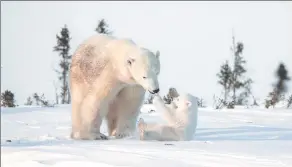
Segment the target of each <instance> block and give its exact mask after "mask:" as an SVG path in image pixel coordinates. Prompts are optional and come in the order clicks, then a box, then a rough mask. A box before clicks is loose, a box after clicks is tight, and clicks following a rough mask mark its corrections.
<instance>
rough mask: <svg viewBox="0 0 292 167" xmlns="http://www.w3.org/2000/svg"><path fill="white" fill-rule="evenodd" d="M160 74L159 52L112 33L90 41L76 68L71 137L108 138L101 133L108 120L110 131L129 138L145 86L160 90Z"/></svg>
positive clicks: (81, 50)
mask: <svg viewBox="0 0 292 167" xmlns="http://www.w3.org/2000/svg"><path fill="white" fill-rule="evenodd" d="M159 72H160V61H159V52H157V53H156V54H154V53H152V52H151V51H149V50H148V49H145V48H142V47H139V46H138V45H136V44H135V43H134V42H133V41H131V40H127V39H118V38H115V37H111V36H108V35H94V36H92V37H90V38H88V39H87V40H85V41H84V42H83V43H82V44H80V45H79V46H78V48H77V49H76V51H75V53H74V55H73V57H72V63H71V67H70V77H69V78H70V91H71V97H72V102H71V103H72V133H71V137H72V138H74V139H96V140H99V139H107V137H106V136H105V135H104V134H102V133H101V132H100V126H101V123H102V121H103V119H104V118H106V119H107V124H108V132H109V135H114V136H116V137H119V138H121V137H125V136H129V135H130V134H131V132H134V131H135V127H136V126H135V123H136V120H137V117H138V114H139V111H140V107H141V105H142V103H143V99H144V94H145V90H148V91H150V92H153V91H154V90H156V89H158V88H159V84H158V81H157V75H158V74H159ZM143 77H146V78H143Z"/></svg>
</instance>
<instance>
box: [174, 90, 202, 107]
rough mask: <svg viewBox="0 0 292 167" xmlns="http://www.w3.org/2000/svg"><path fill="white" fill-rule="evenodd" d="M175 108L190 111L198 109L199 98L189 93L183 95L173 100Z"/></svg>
mask: <svg viewBox="0 0 292 167" xmlns="http://www.w3.org/2000/svg"><path fill="white" fill-rule="evenodd" d="M173 104H174V106H175V107H176V108H177V109H179V110H188V111H189V109H190V108H192V107H197V105H198V104H197V98H196V97H195V96H193V95H191V94H189V93H182V94H180V95H179V96H178V97H175V98H173Z"/></svg>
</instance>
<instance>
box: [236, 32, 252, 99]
mask: <svg viewBox="0 0 292 167" xmlns="http://www.w3.org/2000/svg"><path fill="white" fill-rule="evenodd" d="M232 44H233V45H232V47H231V51H232V55H233V58H234V59H233V69H232V77H231V88H232V92H233V95H232V99H233V102H234V103H235V104H237V103H238V101H237V99H236V92H237V90H239V89H240V88H242V87H244V86H245V83H249V82H247V81H244V80H243V79H242V78H243V77H244V76H243V75H244V74H245V73H246V69H245V67H244V65H245V64H246V61H245V60H244V58H243V56H242V53H243V49H244V45H243V43H242V42H237V43H235V37H234V36H233V37H232ZM248 80H250V81H251V79H248Z"/></svg>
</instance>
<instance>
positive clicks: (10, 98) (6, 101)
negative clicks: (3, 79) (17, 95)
mask: <svg viewBox="0 0 292 167" xmlns="http://www.w3.org/2000/svg"><path fill="white" fill-rule="evenodd" d="M1 106H3V107H15V100H14V93H12V92H11V91H10V90H5V91H4V92H3V93H2V94H1Z"/></svg>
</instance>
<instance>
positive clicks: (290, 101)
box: [287, 94, 292, 108]
mask: <svg viewBox="0 0 292 167" xmlns="http://www.w3.org/2000/svg"><path fill="white" fill-rule="evenodd" d="M291 105H292V94H291V95H290V96H289V97H288V99H287V108H290V106H291Z"/></svg>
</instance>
